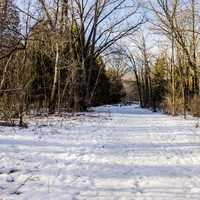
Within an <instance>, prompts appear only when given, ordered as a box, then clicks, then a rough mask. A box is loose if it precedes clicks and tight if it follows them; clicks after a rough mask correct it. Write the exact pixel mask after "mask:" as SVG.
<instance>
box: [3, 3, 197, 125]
mask: <svg viewBox="0 0 200 200" xmlns="http://www.w3.org/2000/svg"><path fill="white" fill-rule="evenodd" d="M199 8H200V6H199V2H198V1H195V0H188V1H182V0H156V1H148V0H143V1H137V0H104V1H103V0H92V1H87V0H74V1H73V0H27V1H23V0H20V1H19V0H18V1H17V0H1V1H0V117H1V119H2V120H3V121H6V122H9V123H15V121H16V119H18V121H19V124H20V125H23V123H24V122H23V117H24V116H25V115H28V114H33V113H34V114H41V113H47V114H54V113H60V112H82V111H86V110H87V109H88V108H89V107H91V106H99V105H105V104H115V103H119V102H121V101H123V99H125V96H126V92H127V91H125V90H124V86H123V77H124V76H129V77H131V78H132V79H133V80H134V82H135V83H136V85H137V88H136V89H137V94H138V95H137V99H138V102H140V106H141V107H142V108H151V109H152V110H153V111H157V110H162V111H163V112H165V113H168V114H172V115H177V114H184V116H185V118H186V116H187V114H188V113H189V114H192V115H194V116H199V115H200V108H199V106H198V105H199V103H200V96H199V95H200V76H199V74H200V60H199V53H200V52H199V38H200V32H199V25H200V24H199V16H200V15H199Z"/></svg>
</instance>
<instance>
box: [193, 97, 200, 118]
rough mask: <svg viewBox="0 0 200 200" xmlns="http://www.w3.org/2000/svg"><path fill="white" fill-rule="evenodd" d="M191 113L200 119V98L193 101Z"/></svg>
mask: <svg viewBox="0 0 200 200" xmlns="http://www.w3.org/2000/svg"><path fill="white" fill-rule="evenodd" d="M191 111H192V115H193V116H194V117H200V97H199V96H195V97H194V98H193V99H192V105H191Z"/></svg>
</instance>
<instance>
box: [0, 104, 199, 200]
mask: <svg viewBox="0 0 200 200" xmlns="http://www.w3.org/2000/svg"><path fill="white" fill-rule="evenodd" d="M95 110H96V111H95V112H90V113H85V114H82V115H78V116H74V117H60V118H58V117H49V118H42V119H39V118H38V119H33V120H31V123H30V124H29V128H28V129H20V128H5V127H0V200H13V199H17V200H18V199H19V200H22V199H23V200H44V199H47V200H79V199H81V200H82V199H85V200H90V199H94V200H96V199H97V200H98V199H100V200H101V199H105V200H112V199H113V200H118V199H120V200H126V199H127V200H188V199H193V200H200V129H199V128H195V124H196V122H195V120H192V119H190V120H183V119H182V118H181V117H170V116H166V115H162V114H160V113H152V112H151V111H148V110H142V109H140V108H138V107H137V106H136V105H133V106H122V107H120V106H107V107H106V106H105V107H99V108H96V109H95Z"/></svg>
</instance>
